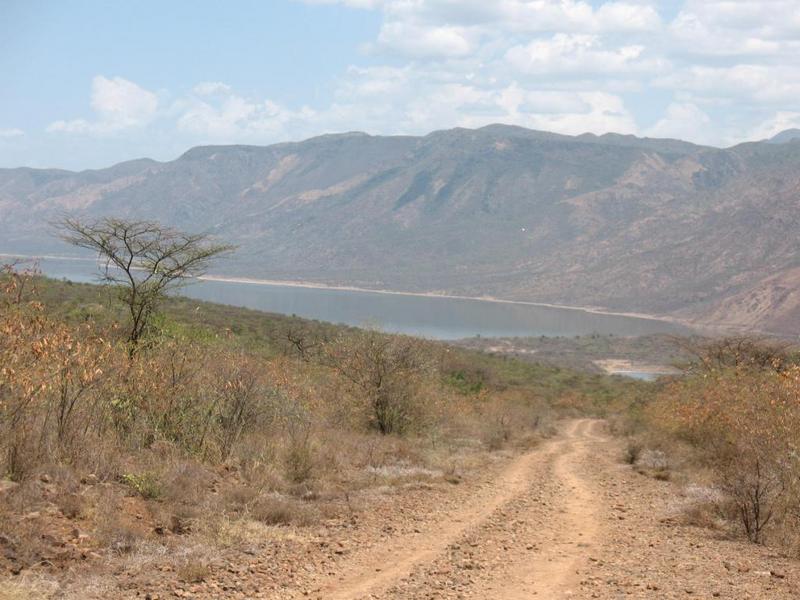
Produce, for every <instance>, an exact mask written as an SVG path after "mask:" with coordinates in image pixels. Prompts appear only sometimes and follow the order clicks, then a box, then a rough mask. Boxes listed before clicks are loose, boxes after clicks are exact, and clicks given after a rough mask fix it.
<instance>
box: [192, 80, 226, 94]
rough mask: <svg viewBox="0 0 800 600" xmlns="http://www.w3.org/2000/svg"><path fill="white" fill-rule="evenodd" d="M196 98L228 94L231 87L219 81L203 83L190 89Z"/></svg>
mask: <svg viewBox="0 0 800 600" xmlns="http://www.w3.org/2000/svg"><path fill="white" fill-rule="evenodd" d="M192 91H193V92H194V93H195V94H197V95H198V96H211V95H213V94H229V93H230V92H231V91H232V90H231V86H229V85H228V84H226V83H222V82H221V81H203V82H202V83H198V84H197V85H196V86H194V87H193V88H192Z"/></svg>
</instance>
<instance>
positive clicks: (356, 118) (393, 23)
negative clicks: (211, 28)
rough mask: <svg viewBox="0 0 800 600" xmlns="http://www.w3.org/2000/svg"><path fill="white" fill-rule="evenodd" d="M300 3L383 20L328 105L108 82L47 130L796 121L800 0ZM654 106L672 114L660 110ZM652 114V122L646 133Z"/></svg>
mask: <svg viewBox="0 0 800 600" xmlns="http://www.w3.org/2000/svg"><path fill="white" fill-rule="evenodd" d="M300 1H304V2H306V3H308V4H339V5H343V6H348V7H350V8H356V9H364V10H373V11H375V12H376V15H379V17H380V19H381V23H380V27H379V28H378V30H377V32H376V34H375V36H374V39H373V40H372V41H371V43H369V44H367V45H366V46H365V49H366V50H367V51H368V52H369V54H370V56H369V57H368V60H365V61H363V64H359V62H360V61H358V60H357V61H356V64H354V65H351V66H350V67H349V68H348V69H347V70H346V71H345V72H343V73H341V74H339V75H338V78H337V79H336V80H335V81H334V82H333V84H332V86H331V87H332V93H331V96H330V98H329V99H328V100H327V101H322V102H320V103H319V104H318V105H315V106H314V107H313V108H310V107H307V106H302V105H286V104H283V103H281V102H277V101H276V100H275V99H273V98H267V97H250V96H246V95H243V94H241V93H240V92H237V91H236V90H234V89H233V88H232V87H231V86H229V85H228V84H226V83H224V82H220V81H203V82H199V83H197V84H196V85H195V86H194V87H193V88H191V90H187V91H184V92H181V91H180V90H173V91H172V94H173V95H172V96H171V98H172V101H171V102H170V103H165V102H163V101H159V97H158V96H157V95H156V94H155V93H154V92H152V91H148V90H146V89H144V88H142V87H140V86H139V85H137V84H136V83H133V82H131V81H127V80H125V79H122V78H119V77H117V78H114V79H107V78H105V77H101V76H98V77H96V78H95V79H94V81H93V83H92V95H91V108H92V110H93V116H92V117H91V118H86V117H85V118H80V119H73V120H62V121H56V122H54V123H52V124H51V125H50V127H49V128H48V130H49V131H60V132H64V133H76V134H93V135H107V134H112V133H115V132H120V131H125V132H126V134H127V133H128V132H132V131H133V130H139V131H142V132H153V131H159V130H157V129H156V128H158V127H162V128H169V129H168V131H166V134H167V135H173V134H174V135H175V136H177V137H178V138H179V139H181V140H185V142H186V145H190V144H192V143H202V142H218V143H227V142H238V141H245V142H249V143H270V142H275V141H282V140H286V139H298V138H301V137H307V136H311V135H315V134H317V133H323V132H331V131H345V130H354V129H360V130H365V131H368V132H370V133H378V134H395V133H413V134H420V133H427V132H428V131H431V130H435V129H443V128H448V127H453V126H466V127H472V126H480V125H485V124H488V123H493V122H505V123H513V124H518V125H522V126H527V127H533V128H538V129H549V130H553V131H557V132H561V133H583V132H586V131H590V132H594V133H603V132H606V131H618V132H621V133H637V134H646V135H653V136H667V137H680V138H686V139H690V140H692V141H698V142H703V143H729V142H731V141H738V140H740V139H742V138H744V137H746V136H752V135H756V134H758V135H759V136H761V137H767V136H768V135H769V134H770V132H773V133H774V132H775V131H773V130H776V128H786V126H790V125H791V124H794V123H796V115H797V98H800V67H798V65H797V61H796V57H797V56H798V55H800V2H797V0H767V1H766V2H762V3H754V2H739V1H735V0H683V1H682V2H680V5H679V6H678V7H676V8H677V12H675V13H674V14H675V16H674V18H671V19H668V18H667V17H666V12H665V11H664V10H663V8H662V7H663V4H662V3H659V2H656V1H655V0H628V1H613V2H601V3H597V2H592V3H590V2H589V1H587V0H300ZM365 64H369V66H365ZM653 106H658V107H666V108H664V109H661V110H660V112H659V113H658V114H653ZM637 117H638V120H637ZM645 120H646V121H647V122H654V124H653V125H652V126H650V127H649V128H643V127H642V126H641V125H642V123H643V122H645ZM784 125H785V126H784ZM0 135H2V134H0Z"/></svg>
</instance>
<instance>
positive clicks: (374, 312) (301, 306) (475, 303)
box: [39, 259, 686, 340]
mask: <svg viewBox="0 0 800 600" xmlns="http://www.w3.org/2000/svg"><path fill="white" fill-rule="evenodd" d="M39 268H40V269H41V271H42V272H43V273H44V274H45V275H47V276H49V277H54V278H57V279H68V280H70V281H75V282H92V281H96V273H97V270H96V265H95V263H94V262H93V261H86V260H83V261H80V260H63V259H44V260H40V261H39ZM181 293H182V294H183V295H185V296H189V297H191V298H196V299H198V300H207V301H210V302H218V303H220V304H229V305H232V306H243V307H247V308H252V309H257V310H262V311H267V312H275V313H281V314H286V315H297V316H300V317H305V318H308V319H317V320H320V321H329V322H331V323H344V324H346V325H354V326H376V327H379V328H381V329H383V330H384V331H389V332H393V333H405V334H409V335H415V336H420V337H426V338H430V339H440V340H452V339H459V338H466V337H473V336H476V335H480V336H483V337H509V336H576V335H588V334H592V333H598V334H613V335H619V336H635V335H645V334H650V333H681V332H685V331H686V329H685V328H683V327H681V326H679V325H675V324H672V323H668V322H665V321H659V320H656V319H645V318H637V317H628V316H619V315H604V314H596V313H591V312H587V311H583V310H579V309H567V308H554V307H547V306H533V305H528V304H514V303H504V302H492V301H488V300H477V299H476V300H472V299H464V298H448V297H435V296H434V297H429V296H412V295H394V294H385V293H379V292H367V291H352V290H337V289H319V288H305V287H296V286H288V285H272V284H269V285H264V284H257V283H230V282H221V281H198V282H194V283H192V284H191V285H189V286H187V287H186V288H184V289H183V290H182V292H181Z"/></svg>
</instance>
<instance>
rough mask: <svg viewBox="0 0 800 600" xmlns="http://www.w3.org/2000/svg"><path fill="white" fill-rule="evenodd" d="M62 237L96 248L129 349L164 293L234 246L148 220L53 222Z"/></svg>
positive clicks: (66, 219)
mask: <svg viewBox="0 0 800 600" xmlns="http://www.w3.org/2000/svg"><path fill="white" fill-rule="evenodd" d="M58 226H59V228H60V229H61V231H62V235H61V238H62V239H63V240H64V241H66V242H68V243H70V244H72V245H73V246H77V247H79V248H86V249H87V250H92V251H94V252H96V253H97V255H98V257H99V258H100V260H101V261H103V263H104V264H103V267H102V268H101V275H100V277H101V279H102V280H103V281H105V282H107V283H109V284H111V285H114V286H116V287H117V289H118V290H119V299H120V300H121V301H122V302H123V303H124V304H125V306H126V308H127V310H128V313H129V316H130V323H129V326H128V333H127V341H128V343H129V345H130V352H131V354H133V353H134V352H135V351H136V347H137V345H138V343H139V341H140V340H141V338H142V336H143V335H144V333H145V332H146V330H147V327H148V325H149V324H150V321H151V318H152V316H153V314H154V313H155V311H156V309H157V308H158V305H159V303H160V302H161V301H162V300H163V299H164V297H165V296H166V294H167V293H168V292H169V291H171V290H175V289H177V288H179V287H181V286H182V285H185V284H186V283H187V281H188V280H189V279H192V278H195V277H199V276H200V275H203V274H204V273H205V272H206V270H207V268H208V265H209V264H210V263H211V261H212V260H213V259H214V258H217V257H219V256H221V255H224V254H228V253H229V252H231V251H232V250H233V249H234V247H233V246H230V245H227V244H219V243H216V242H214V241H213V240H212V239H211V237H210V236H208V235H207V234H202V233H200V234H190V233H184V232H182V231H178V230H176V229H172V228H169V227H165V226H163V225H160V224H159V223H156V222H153V221H131V220H124V219H115V218H103V219H97V220H93V221H81V220H79V219H74V218H65V219H63V220H61V221H60V222H59V223H58Z"/></svg>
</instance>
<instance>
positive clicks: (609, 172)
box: [0, 125, 800, 331]
mask: <svg viewBox="0 0 800 600" xmlns="http://www.w3.org/2000/svg"><path fill="white" fill-rule="evenodd" d="M799 209H800V143H782V144H773V143H766V142H762V143H748V144H742V145H739V146H736V147H733V148H729V149H724V150H721V149H716V148H709V147H702V146H696V145H693V144H689V143H686V142H681V141H678V140H655V139H641V138H635V137H632V136H622V135H615V134H607V135H603V136H594V135H590V134H585V135H581V136H577V137H571V136H563V135H557V134H552V133H546V132H538V131H531V130H526V129H522V128H519V127H509V126H501V125H493V126H489V127H485V128H482V129H478V130H468V129H453V130H448V131H438V132H434V133H431V134H430V135H427V136H425V137H376V136H369V135H366V134H360V133H349V134H341V135H328V136H322V137H318V138H313V139H310V140H307V141H304V142H299V143H286V144H278V145H274V146H268V147H254V146H209V147H199V148H193V149H192V150H189V151H188V152H186V153H185V154H184V155H183V156H181V157H180V158H178V159H177V160H174V161H171V162H167V163H158V162H154V161H150V160H137V161H131V162H126V163H122V164H119V165H116V166H114V167H111V168H109V169H102V170H97V171H84V172H80V173H72V172H67V171H58V170H34V169H27V168H21V169H5V170H0V252H2V251H10V250H16V251H24V252H29V251H34V252H43V251H60V252H63V251H64V248H63V247H59V245H58V242H56V241H55V240H54V239H53V238H52V236H50V235H49V232H48V226H47V225H46V223H47V222H48V221H50V220H52V219H53V218H54V217H56V216H57V215H58V214H61V213H63V212H70V213H74V214H85V215H91V216H98V215H120V216H129V217H140V218H148V219H158V220H160V221H163V222H165V223H169V224H173V225H176V226H179V227H182V228H185V229H188V230H209V231H212V232H213V233H215V234H218V235H219V236H221V237H222V238H225V239H226V240H230V241H232V242H234V243H237V244H239V245H240V248H241V249H240V251H239V253H238V255H237V257H236V258H235V259H233V260H232V261H230V262H229V263H228V264H226V265H225V269H226V270H228V271H230V272H235V273H238V274H246V275H250V276H254V277H269V278H291V279H308V280H314V281H326V282H333V283H347V284H354V285H360V286H364V287H381V288H382V287H385V288H394V289H408V290H437V291H447V292H453V293H460V294H469V295H483V294H488V295H494V296H500V297H505V298H514V299H525V300H535V301H547V302H558V303H567V304H579V305H591V306H603V307H607V308H611V309H616V310H629V311H641V312H654V313H670V314H679V315H682V316H688V317H699V318H704V317H707V318H713V319H714V320H716V321H719V322H741V323H743V324H746V325H747V326H751V327H754V328H766V329H769V328H774V327H780V328H781V330H782V331H786V330H787V328H789V329H791V330H794V331H800V310H796V308H797V307H796V303H797V300H796V299H795V295H794V294H785V295H781V294H779V293H774V290H775V286H776V285H778V286H779V287H780V285H784V284H782V283H776V282H782V281H785V282H791V281H795V280H796V276H795V274H796V272H797V271H796V269H798V268H800V246H799V245H798V235H797V232H798V231H800V229H799V228H798V225H800V210H799ZM786 285H790V284H786ZM766 290H772V292H768V291H766ZM782 298H783V299H782ZM787 303H788V304H787Z"/></svg>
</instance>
